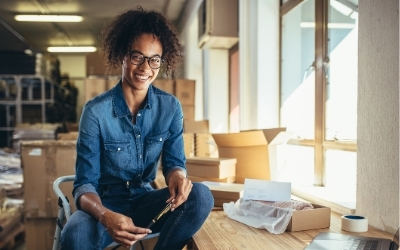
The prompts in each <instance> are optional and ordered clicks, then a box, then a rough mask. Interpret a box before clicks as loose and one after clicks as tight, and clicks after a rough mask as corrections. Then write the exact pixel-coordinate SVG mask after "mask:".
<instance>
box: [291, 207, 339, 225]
mask: <svg viewBox="0 0 400 250" xmlns="http://www.w3.org/2000/svg"><path fill="white" fill-rule="evenodd" d="M312 205H313V206H314V209H307V210H296V211H293V214H292V219H290V222H289V225H288V226H287V228H286V231H290V232H295V231H303V230H309V229H318V228H327V227H330V225H331V208H329V207H324V206H321V205H317V204H312Z"/></svg>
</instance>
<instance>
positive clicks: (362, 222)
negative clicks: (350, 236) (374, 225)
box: [341, 215, 368, 233]
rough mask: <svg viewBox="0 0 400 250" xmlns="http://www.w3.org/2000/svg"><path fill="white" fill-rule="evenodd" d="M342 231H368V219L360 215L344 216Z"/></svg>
mask: <svg viewBox="0 0 400 250" xmlns="http://www.w3.org/2000/svg"><path fill="white" fill-rule="evenodd" d="M341 227H342V230H345V231H349V232H355V233H361V232H367V231H368V219H367V218H365V217H364V216H359V215H343V216H342V223H341Z"/></svg>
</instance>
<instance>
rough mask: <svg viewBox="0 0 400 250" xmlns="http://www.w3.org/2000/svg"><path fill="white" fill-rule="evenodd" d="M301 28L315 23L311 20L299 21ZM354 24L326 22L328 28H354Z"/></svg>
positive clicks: (311, 26) (309, 26) (312, 26)
mask: <svg viewBox="0 0 400 250" xmlns="http://www.w3.org/2000/svg"><path fill="white" fill-rule="evenodd" d="M300 27H301V28H315V23H313V22H301V23H300ZM355 27H356V24H354V23H328V28H329V29H354V28H355Z"/></svg>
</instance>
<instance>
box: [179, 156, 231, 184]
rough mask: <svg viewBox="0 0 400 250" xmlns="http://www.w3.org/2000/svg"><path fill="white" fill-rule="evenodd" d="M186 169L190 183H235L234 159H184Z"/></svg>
mask: <svg viewBox="0 0 400 250" xmlns="http://www.w3.org/2000/svg"><path fill="white" fill-rule="evenodd" d="M186 168H187V173H188V176H189V179H191V180H192V181H214V182H227V183H232V182H235V173H236V159H234V158H209V157H192V158H188V159H186Z"/></svg>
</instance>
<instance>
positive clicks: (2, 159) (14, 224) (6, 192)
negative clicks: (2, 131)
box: [0, 149, 24, 249]
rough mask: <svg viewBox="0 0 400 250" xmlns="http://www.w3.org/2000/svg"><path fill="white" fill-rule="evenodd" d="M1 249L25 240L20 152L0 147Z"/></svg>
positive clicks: (10, 247) (12, 246) (9, 247)
mask: <svg viewBox="0 0 400 250" xmlns="http://www.w3.org/2000/svg"><path fill="white" fill-rule="evenodd" d="M0 169H1V175H0V229H1V230H0V249H12V248H14V247H15V246H16V245H17V244H18V243H21V242H22V240H23V232H24V224H23V213H22V207H23V197H22V195H23V191H22V182H23V179H22V169H21V161H20V157H19V154H18V153H16V152H15V151H13V150H11V149H10V150H8V149H4V150H3V149H0Z"/></svg>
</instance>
